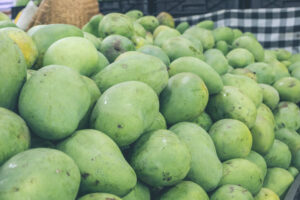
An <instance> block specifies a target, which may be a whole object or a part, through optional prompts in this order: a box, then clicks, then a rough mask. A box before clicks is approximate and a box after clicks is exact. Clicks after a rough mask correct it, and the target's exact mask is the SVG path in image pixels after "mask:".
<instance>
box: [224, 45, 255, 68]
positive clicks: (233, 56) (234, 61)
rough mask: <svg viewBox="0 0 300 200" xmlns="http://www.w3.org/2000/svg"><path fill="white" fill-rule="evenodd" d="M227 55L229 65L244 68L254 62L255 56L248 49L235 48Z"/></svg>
mask: <svg viewBox="0 0 300 200" xmlns="http://www.w3.org/2000/svg"><path fill="white" fill-rule="evenodd" d="M226 57H227V59H228V63H229V65H231V66H232V67H234V68H244V67H246V66H247V65H249V64H252V63H254V56H253V54H252V53H251V52H250V51H248V50H247V49H242V48H236V49H233V50H231V51H230V52H229V53H228V54H227V56H226Z"/></svg>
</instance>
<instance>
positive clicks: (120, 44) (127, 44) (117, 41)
mask: <svg viewBox="0 0 300 200" xmlns="http://www.w3.org/2000/svg"><path fill="white" fill-rule="evenodd" d="M134 50H135V47H134V44H133V43H132V42H131V41H130V40H129V39H128V38H126V37H124V36H121V35H110V36H108V37H106V38H105V39H104V40H103V41H102V43H101V47H100V51H101V53H103V54H104V55H105V57H106V58H107V59H108V60H109V62H110V63H112V62H114V61H115V59H116V58H117V57H118V56H119V55H121V54H122V53H124V52H126V51H134Z"/></svg>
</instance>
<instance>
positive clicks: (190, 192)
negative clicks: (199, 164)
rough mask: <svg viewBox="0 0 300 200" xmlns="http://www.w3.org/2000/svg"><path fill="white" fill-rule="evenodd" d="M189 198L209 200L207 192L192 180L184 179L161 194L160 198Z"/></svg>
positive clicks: (168, 199)
mask: <svg viewBox="0 0 300 200" xmlns="http://www.w3.org/2000/svg"><path fill="white" fill-rule="evenodd" d="M174 199H177V200H189V199H201V200H209V197H208V195H207V194H206V192H205V191H204V190H203V189H202V188H201V186H200V185H197V184H195V183H193V182H191V181H182V182H181V183H178V184H177V185H175V186H174V187H172V188H170V189H169V190H168V191H167V192H165V193H164V194H162V195H161V197H160V200H174Z"/></svg>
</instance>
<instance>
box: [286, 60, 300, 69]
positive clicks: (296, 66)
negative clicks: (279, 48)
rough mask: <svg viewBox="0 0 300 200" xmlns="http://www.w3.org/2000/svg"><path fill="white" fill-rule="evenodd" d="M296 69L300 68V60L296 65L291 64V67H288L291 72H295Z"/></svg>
mask: <svg viewBox="0 0 300 200" xmlns="http://www.w3.org/2000/svg"><path fill="white" fill-rule="evenodd" d="M296 68H300V60H299V61H298V62H295V63H293V64H291V65H290V66H289V67H288V69H289V71H293V70H295V69H296Z"/></svg>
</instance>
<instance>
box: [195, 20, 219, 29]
mask: <svg viewBox="0 0 300 200" xmlns="http://www.w3.org/2000/svg"><path fill="white" fill-rule="evenodd" d="M196 26H197V27H199V28H205V29H208V30H213V29H214V27H215V23H214V22H213V21H212V20H204V21H201V22H199V23H198V24H197V25H196Z"/></svg>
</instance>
